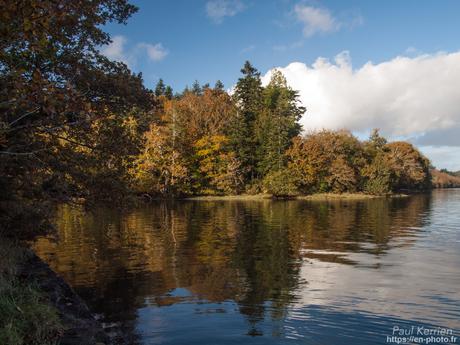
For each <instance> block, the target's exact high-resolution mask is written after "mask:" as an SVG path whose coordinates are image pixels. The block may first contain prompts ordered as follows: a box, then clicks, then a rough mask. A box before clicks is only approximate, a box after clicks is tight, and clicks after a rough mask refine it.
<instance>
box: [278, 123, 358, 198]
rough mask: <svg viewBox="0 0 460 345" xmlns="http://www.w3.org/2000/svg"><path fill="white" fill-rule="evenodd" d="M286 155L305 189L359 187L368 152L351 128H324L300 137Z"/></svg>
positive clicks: (349, 189) (305, 191)
mask: <svg viewBox="0 0 460 345" xmlns="http://www.w3.org/2000/svg"><path fill="white" fill-rule="evenodd" d="M286 155H287V158H288V169H289V171H291V173H292V174H293V176H295V177H296V178H297V179H298V181H299V182H298V183H299V188H300V190H301V191H302V192H304V193H311V192H329V191H332V192H345V191H347V192H353V191H357V190H358V186H359V179H360V167H361V166H362V165H363V164H364V155H363V149H362V145H361V143H360V142H359V140H358V139H356V138H355V137H354V136H353V135H352V134H351V133H350V132H347V131H338V132H334V131H327V130H323V131H320V132H316V133H311V134H309V135H307V136H306V137H304V138H302V137H296V138H295V139H294V140H293V145H292V147H290V148H289V149H288V150H287V152H286Z"/></svg>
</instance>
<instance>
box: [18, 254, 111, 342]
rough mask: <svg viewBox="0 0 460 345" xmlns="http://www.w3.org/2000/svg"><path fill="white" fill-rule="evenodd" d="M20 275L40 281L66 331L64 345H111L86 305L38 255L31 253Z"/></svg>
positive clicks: (39, 284) (41, 287) (40, 285)
mask: <svg viewBox="0 0 460 345" xmlns="http://www.w3.org/2000/svg"><path fill="white" fill-rule="evenodd" d="M20 275H21V277H23V278H24V279H26V280H28V281H35V282H37V285H38V287H39V288H40V289H41V290H42V291H43V292H44V293H45V294H46V295H47V296H48V299H49V301H50V303H51V304H52V305H53V306H54V307H56V309H57V310H58V312H59V316H60V317H61V321H62V323H63V325H64V328H65V331H64V334H63V336H62V339H60V344H61V345H81V344H85V345H101V344H103V345H105V344H109V340H110V339H109V337H108V336H107V334H106V333H105V332H104V330H103V327H102V325H101V324H100V322H99V321H98V320H97V319H96V317H95V316H94V315H93V314H92V313H91V311H90V310H89V308H88V306H87V305H86V303H85V302H84V301H83V300H82V299H81V298H80V297H79V296H78V295H77V294H76V293H75V291H74V290H73V289H72V288H71V287H70V286H69V285H68V284H67V283H66V282H65V281H64V279H62V278H61V277H60V276H58V275H57V274H56V273H55V272H54V271H53V270H52V269H51V268H50V267H49V266H48V265H47V264H46V263H45V262H43V261H42V260H41V259H40V258H39V257H38V256H36V255H35V254H33V253H31V254H30V257H29V258H28V259H27V260H26V261H25V263H24V264H23V266H22V267H21V270H20Z"/></svg>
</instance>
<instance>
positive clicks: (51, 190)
mask: <svg viewBox="0 0 460 345" xmlns="http://www.w3.org/2000/svg"><path fill="white" fill-rule="evenodd" d="M1 7H2V11H0V19H1V23H2V25H1V28H0V30H1V37H2V39H1V40H0V81H1V84H2V89H1V91H0V105H1V108H0V156H1V161H0V176H1V177H0V188H1V189H2V193H1V196H0V214H1V217H2V221H1V224H2V231H4V232H5V231H6V232H11V231H13V230H15V231H19V230H20V229H24V228H27V227H29V228H30V226H28V219H30V218H31V217H32V218H33V219H35V222H34V223H35V224H37V226H35V227H34V231H35V230H37V229H38V228H39V227H40V225H39V224H38V223H40V222H39V220H40V219H45V218H43V217H42V216H41V215H43V213H44V212H46V211H47V210H48V209H49V205H47V201H51V200H57V199H61V200H62V198H66V197H69V196H72V195H74V194H77V195H78V194H79V193H80V191H82V190H84V191H86V192H91V193H92V192H96V191H94V190H93V191H90V190H89V187H94V186H96V185H93V184H87V183H86V182H88V181H89V180H90V179H87V178H85V177H84V176H85V175H86V174H87V172H88V171H89V170H91V169H96V168H97V165H93V164H92V162H94V160H92V159H88V158H89V157H91V156H92V155H98V154H99V153H96V152H97V151H98V150H99V149H106V148H110V145H105V144H104V145H102V146H101V145H99V143H98V140H97V137H95V136H94V135H95V133H93V132H92V129H93V128H94V124H95V122H96V121H98V122H99V124H98V126H102V127H104V126H105V125H106V124H107V125H108V126H112V125H113V124H114V123H113V122H112V121H109V122H110V123H106V122H105V121H104V119H106V118H110V117H112V116H115V117H117V118H119V119H120V121H118V120H117V121H116V122H117V123H119V122H123V120H121V119H122V118H127V117H129V116H131V115H132V111H133V109H134V108H137V112H136V114H138V115H141V114H143V113H145V112H148V110H149V108H150V107H151V106H152V99H151V98H150V96H149V93H148V92H147V90H146V89H145V88H144V86H143V84H142V78H141V76H140V75H134V74H132V73H131V72H130V71H129V69H128V68H127V67H126V65H124V64H122V63H116V62H111V61H109V60H108V59H107V58H106V57H104V56H103V55H101V54H100V52H99V47H100V46H102V45H104V44H108V43H109V42H110V37H109V35H108V34H107V33H106V32H104V31H103V29H102V28H103V27H104V24H106V23H108V22H112V21H116V22H119V23H125V21H126V20H127V18H128V17H129V16H131V15H132V14H133V13H134V12H135V11H136V7H134V6H132V5H130V4H128V2H127V1H125V0H118V1H108V0H96V1H83V0H80V1H34V0H25V1H21V2H17V1H2V2H1ZM136 116H137V115H136ZM99 128H100V127H99ZM122 138H123V137H122ZM113 139H114V138H112V139H111V140H113ZM104 140H105V139H104ZM117 140H120V138H117ZM110 149H111V148H110ZM114 149H116V146H114ZM102 156H103V155H100V157H102ZM75 162H79V163H80V164H75ZM83 163H88V164H89V166H85V164H83ZM60 177H65V178H64V179H62V178H60ZM110 178H113V176H110ZM63 180H64V182H61V181H63ZM95 194H97V192H96V193H95Z"/></svg>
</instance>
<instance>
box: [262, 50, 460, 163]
mask: <svg viewBox="0 0 460 345" xmlns="http://www.w3.org/2000/svg"><path fill="white" fill-rule="evenodd" d="M278 69H279V70H280V71H281V72H282V73H283V74H284V75H285V76H286V79H287V81H288V83H289V85H290V86H291V87H292V88H294V89H296V90H299V93H300V99H301V102H302V103H303V105H304V106H305V107H306V108H307V113H306V114H305V115H304V117H303V118H302V120H301V122H302V125H303V128H304V129H305V130H307V131H308V130H318V129H322V128H328V129H341V128H347V129H350V130H352V131H354V132H355V133H358V132H359V133H368V132H369V131H370V130H371V129H372V128H380V129H381V131H382V133H383V134H384V135H386V136H389V137H390V138H393V139H396V138H403V139H411V141H413V142H414V143H416V144H417V145H423V146H445V147H447V146H450V147H452V148H454V147H458V146H460V109H459V100H460V52H454V53H437V54H432V55H428V54H425V55H421V56H417V57H404V56H398V57H395V58H394V59H392V60H389V61H385V62H382V63H378V64H374V63H372V62H368V63H366V64H365V65H363V66H362V67H360V68H358V69H353V67H352V63H351V59H350V55H349V53H348V52H342V53H340V54H338V55H337V56H336V57H335V60H334V61H333V62H331V61H329V60H328V59H325V58H318V59H317V60H316V61H315V62H314V63H313V65H311V66H307V65H306V64H304V63H301V62H293V63H291V64H289V65H288V66H286V67H280V68H278ZM271 73H272V70H271V71H269V72H267V74H266V75H265V76H264V77H263V79H262V80H263V83H264V84H267V83H268V81H269V79H270V75H271ZM431 151H432V150H431ZM457 157H458V154H457ZM459 160H460V157H459Z"/></svg>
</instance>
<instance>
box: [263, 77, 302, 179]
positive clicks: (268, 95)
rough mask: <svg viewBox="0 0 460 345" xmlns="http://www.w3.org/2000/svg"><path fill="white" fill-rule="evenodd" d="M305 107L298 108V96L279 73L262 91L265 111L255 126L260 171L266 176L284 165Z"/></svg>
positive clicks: (298, 129)
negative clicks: (287, 151)
mask: <svg viewBox="0 0 460 345" xmlns="http://www.w3.org/2000/svg"><path fill="white" fill-rule="evenodd" d="M304 112H305V108H303V107H300V106H299V105H298V93H297V92H296V91H294V90H292V89H291V88H290V87H288V86H287V82H286V79H285V78H284V76H283V75H282V74H281V72H279V71H275V72H274V73H273V75H272V78H271V81H270V83H269V84H268V85H267V87H266V88H265V89H264V90H263V108H262V110H261V112H260V113H259V114H258V117H257V119H256V123H255V141H256V142H257V151H256V152H257V159H256V160H257V171H258V173H259V175H260V176H264V175H266V174H267V173H269V172H270V171H272V170H279V169H281V167H283V166H284V165H285V156H284V152H285V151H286V149H287V148H288V147H289V145H290V144H291V140H292V138H293V137H295V136H297V135H298V134H299V133H300V129H301V127H300V125H299V120H300V118H301V117H302V115H303V113H304Z"/></svg>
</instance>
